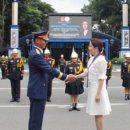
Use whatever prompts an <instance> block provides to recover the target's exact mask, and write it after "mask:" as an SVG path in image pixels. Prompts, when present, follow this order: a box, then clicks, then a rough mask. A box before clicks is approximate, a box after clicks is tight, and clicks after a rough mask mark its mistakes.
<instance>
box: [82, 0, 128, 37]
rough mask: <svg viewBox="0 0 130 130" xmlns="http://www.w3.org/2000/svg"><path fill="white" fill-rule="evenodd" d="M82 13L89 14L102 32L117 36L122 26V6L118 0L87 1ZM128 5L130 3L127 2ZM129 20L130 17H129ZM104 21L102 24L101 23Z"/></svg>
mask: <svg viewBox="0 0 130 130" xmlns="http://www.w3.org/2000/svg"><path fill="white" fill-rule="evenodd" d="M89 2H90V4H89V5H84V7H83V9H82V11H85V12H91V13H92V14H93V17H94V21H96V22H97V23H98V24H99V25H100V26H99V29H100V30H101V31H102V32H105V33H109V34H111V35H113V36H118V35H119V34H120V33H119V32H120V29H121V26H122V5H121V1H120V0H89ZM129 4H130V1H129ZM129 11H130V7H129ZM129 19H130V16H129ZM102 21H104V22H102Z"/></svg>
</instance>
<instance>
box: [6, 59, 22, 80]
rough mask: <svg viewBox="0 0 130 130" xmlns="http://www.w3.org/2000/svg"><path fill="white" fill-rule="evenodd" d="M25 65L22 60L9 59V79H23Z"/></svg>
mask: <svg viewBox="0 0 130 130" xmlns="http://www.w3.org/2000/svg"><path fill="white" fill-rule="evenodd" d="M23 71H24V65H23V60H22V59H21V58H16V59H13V58H11V59H9V60H8V65H7V77H8V78H9V79H15V80H20V79H22V78H23V73H24V72H23Z"/></svg>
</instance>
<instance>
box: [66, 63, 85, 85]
mask: <svg viewBox="0 0 130 130" xmlns="http://www.w3.org/2000/svg"><path fill="white" fill-rule="evenodd" d="M82 72H83V65H82V63H81V62H78V63H76V64H73V63H71V62H69V63H68V65H67V66H66V69H65V73H66V74H74V75H78V74H80V73H82ZM83 83H84V81H83V78H80V79H77V80H75V81H73V82H69V83H67V82H66V86H67V87H68V86H80V85H83Z"/></svg>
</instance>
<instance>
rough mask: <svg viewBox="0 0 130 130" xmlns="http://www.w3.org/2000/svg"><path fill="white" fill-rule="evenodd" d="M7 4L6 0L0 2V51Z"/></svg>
mask: <svg viewBox="0 0 130 130" xmlns="http://www.w3.org/2000/svg"><path fill="white" fill-rule="evenodd" d="M7 3H8V1H7V0H2V2H0V50H2V49H3V47H2V46H3V43H4V32H5V31H4V26H5V9H6V6H7Z"/></svg>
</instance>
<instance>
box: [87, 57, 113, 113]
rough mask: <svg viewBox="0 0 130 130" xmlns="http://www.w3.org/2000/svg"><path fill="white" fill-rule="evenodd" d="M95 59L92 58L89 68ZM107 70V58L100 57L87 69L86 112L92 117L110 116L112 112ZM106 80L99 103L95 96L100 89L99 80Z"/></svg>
mask: <svg viewBox="0 0 130 130" xmlns="http://www.w3.org/2000/svg"><path fill="white" fill-rule="evenodd" d="M93 58H94V57H91V58H90V60H89V62H88V66H89V65H90V64H91V62H92V60H93ZM106 68H107V62H106V60H105V57H104V56H102V55H100V56H98V57H97V58H96V59H95V61H94V62H93V63H92V64H91V66H90V68H89V69H85V72H86V73H87V74H88V98H87V107H86V112H87V113H89V114H90V115H109V114H110V112H111V105H110V101H109V97H108V92H107V89H106ZM99 79H104V84H103V88H102V90H101V99H100V102H99V103H97V102H96V101H95V96H96V93H97V89H98V80H99Z"/></svg>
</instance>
